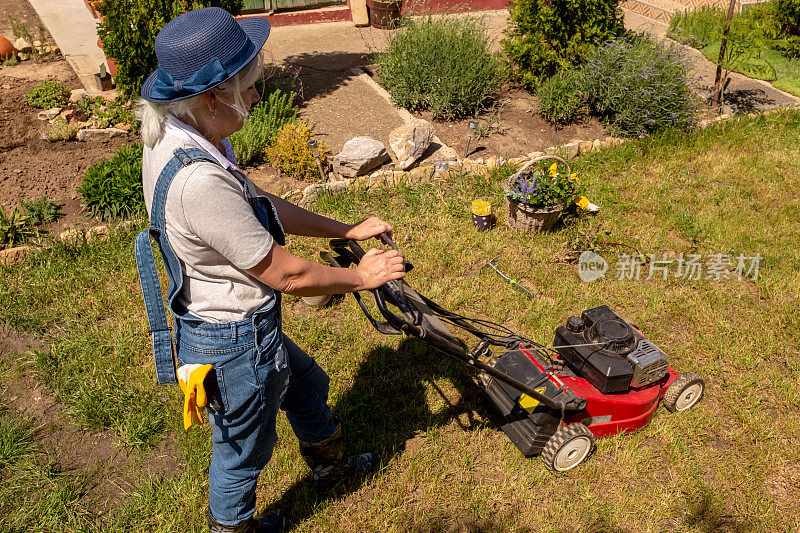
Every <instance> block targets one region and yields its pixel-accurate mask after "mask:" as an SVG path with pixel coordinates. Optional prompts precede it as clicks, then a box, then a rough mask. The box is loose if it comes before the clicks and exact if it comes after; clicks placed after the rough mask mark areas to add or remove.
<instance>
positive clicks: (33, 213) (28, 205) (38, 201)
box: [22, 195, 64, 226]
mask: <svg viewBox="0 0 800 533" xmlns="http://www.w3.org/2000/svg"><path fill="white" fill-rule="evenodd" d="M61 207H62V205H61V204H59V203H57V202H54V201H52V200H49V199H48V198H47V197H46V196H44V195H42V196H40V197H39V198H34V199H33V200H22V214H23V216H26V217H28V220H29V221H30V223H31V224H32V225H34V226H39V225H42V224H49V223H51V222H55V221H56V220H58V219H59V218H61V217H62V216H64V214H63V213H62V212H61Z"/></svg>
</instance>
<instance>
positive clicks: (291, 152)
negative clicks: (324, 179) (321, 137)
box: [264, 120, 330, 180]
mask: <svg viewBox="0 0 800 533" xmlns="http://www.w3.org/2000/svg"><path fill="white" fill-rule="evenodd" d="M313 134H314V128H313V127H311V126H309V124H308V122H305V121H303V120H297V121H295V122H290V123H288V124H285V125H284V126H283V127H282V128H281V129H280V131H278V134H277V135H276V136H275V142H274V143H273V144H272V145H271V146H268V147H267V148H266V150H264V153H265V155H266V159H267V161H268V162H269V164H270V165H272V166H274V167H275V168H277V169H278V170H280V171H281V172H283V173H284V174H286V175H289V176H294V177H297V178H300V179H308V180H312V179H315V178H316V179H318V178H320V175H319V170H318V169H317V162H316V160H315V159H314V154H313V153H312V152H311V149H310V148H309V147H308V141H310V140H311V137H312V136H313ZM317 148H318V150H319V155H320V158H321V159H322V160H324V159H325V157H326V156H327V155H328V154H329V153H330V150H329V149H328V147H327V145H326V144H325V143H324V142H323V141H319V144H318V147H317Z"/></svg>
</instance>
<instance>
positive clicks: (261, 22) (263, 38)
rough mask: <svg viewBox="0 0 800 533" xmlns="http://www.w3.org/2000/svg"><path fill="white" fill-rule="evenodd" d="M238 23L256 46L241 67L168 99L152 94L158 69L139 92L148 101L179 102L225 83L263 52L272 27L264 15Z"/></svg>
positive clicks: (238, 21)
mask: <svg viewBox="0 0 800 533" xmlns="http://www.w3.org/2000/svg"><path fill="white" fill-rule="evenodd" d="M236 23H237V24H238V25H239V27H240V28H242V30H243V31H244V32H245V33H246V34H247V37H249V38H250V40H251V41H252V42H253V44H254V45H255V47H254V49H253V53H252V54H251V55H250V57H248V58H247V60H246V61H243V62H242V64H241V66H240V67H239V68H237V69H236V70H233V71H232V72H229V76H228V77H227V78H225V79H224V80H222V81H220V82H219V83H216V84H214V85H212V86H210V87H206V88H205V89H203V90H202V91H198V92H196V93H192V94H188V95H182V96H180V97H177V98H167V99H164V98H154V97H152V96H151V94H152V91H153V85H155V83H156V78H158V70H156V71H155V72H153V73H152V74H150V76H148V77H147V79H146V80H145V82H144V83H143V84H142V90H141V91H140V93H139V94H140V95H141V96H142V98H144V99H145V100H147V101H148V102H154V103H166V102H178V101H180V100H188V99H189V98H193V97H195V96H197V95H198V94H203V93H205V92H208V91H210V90H211V89H213V88H214V87H217V86H219V85H221V84H223V83H225V82H226V81H228V80H229V79H231V78H232V77H234V76H235V75H236V74H237V73H238V72H239V71H240V70H242V69H243V68H244V67H246V66H247V65H249V64H250V62H251V61H252V60H253V59H255V57H256V56H257V55H258V54H259V52H261V49H262V48H264V44H265V43H266V42H267V38H268V37H269V32H270V28H271V25H270V23H269V21H268V20H267V19H265V18H264V17H248V18H245V19H242V20H237V21H236Z"/></svg>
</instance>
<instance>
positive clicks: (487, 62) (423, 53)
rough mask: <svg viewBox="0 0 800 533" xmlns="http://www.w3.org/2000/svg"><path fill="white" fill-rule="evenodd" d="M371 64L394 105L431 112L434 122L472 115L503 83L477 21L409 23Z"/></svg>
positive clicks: (424, 19) (428, 19) (418, 20)
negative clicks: (440, 119)
mask: <svg viewBox="0 0 800 533" xmlns="http://www.w3.org/2000/svg"><path fill="white" fill-rule="evenodd" d="M375 62H376V63H377V64H378V66H379V67H380V77H381V82H382V83H383V84H384V85H385V86H386V88H387V89H389V92H390V93H391V94H392V100H393V101H394V102H395V103H396V104H397V105H399V106H402V107H406V108H409V109H430V110H431V112H432V113H433V116H434V117H435V118H445V119H452V118H455V117H459V116H466V115H471V114H473V113H474V112H475V111H476V110H477V109H478V108H479V107H481V106H482V105H483V104H485V103H486V102H487V101H489V100H490V99H491V98H492V95H493V94H494V92H495V90H496V89H497V87H498V86H499V85H500V82H501V81H502V66H501V63H500V60H499V59H498V58H497V57H496V56H495V55H494V54H492V53H491V52H490V42H489V37H488V35H487V34H486V30H485V29H484V27H483V24H482V22H481V19H480V18H477V17H469V16H468V17H444V18H437V19H433V18H431V17H430V16H428V17H422V18H415V19H410V20H409V21H408V23H407V24H406V25H405V27H403V28H401V29H399V30H397V32H395V33H393V34H391V35H390V37H389V38H388V43H387V47H386V50H385V51H384V52H382V53H378V54H376V56H375Z"/></svg>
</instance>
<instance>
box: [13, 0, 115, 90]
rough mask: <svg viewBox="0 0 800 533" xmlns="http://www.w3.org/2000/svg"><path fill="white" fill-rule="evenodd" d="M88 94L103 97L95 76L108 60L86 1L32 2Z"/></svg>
mask: <svg viewBox="0 0 800 533" xmlns="http://www.w3.org/2000/svg"><path fill="white" fill-rule="evenodd" d="M29 2H30V3H31V6H33V9H34V10H36V14H37V15H39V18H40V19H42V23H43V24H44V25H45V27H47V31H49V32H50V35H52V36H53V39H54V40H55V42H56V45H57V46H58V47H59V48H60V49H61V53H62V54H64V57H65V58H66V59H67V62H68V63H69V65H70V66H71V67H72V70H74V71H75V74H77V75H78V78H79V79H80V80H81V83H83V86H84V88H85V89H86V90H87V91H88V92H89V94H92V95H97V94H103V93H102V92H101V91H100V90H98V89H97V86H96V84H95V81H94V75H95V73H97V72H100V65H101V64H104V63H105V62H106V56H105V54H103V51H102V50H101V49H100V48H99V47H98V46H97V21H96V20H95V19H94V17H92V15H91V13H89V9H88V8H87V7H86V4H84V3H83V0H29Z"/></svg>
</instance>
